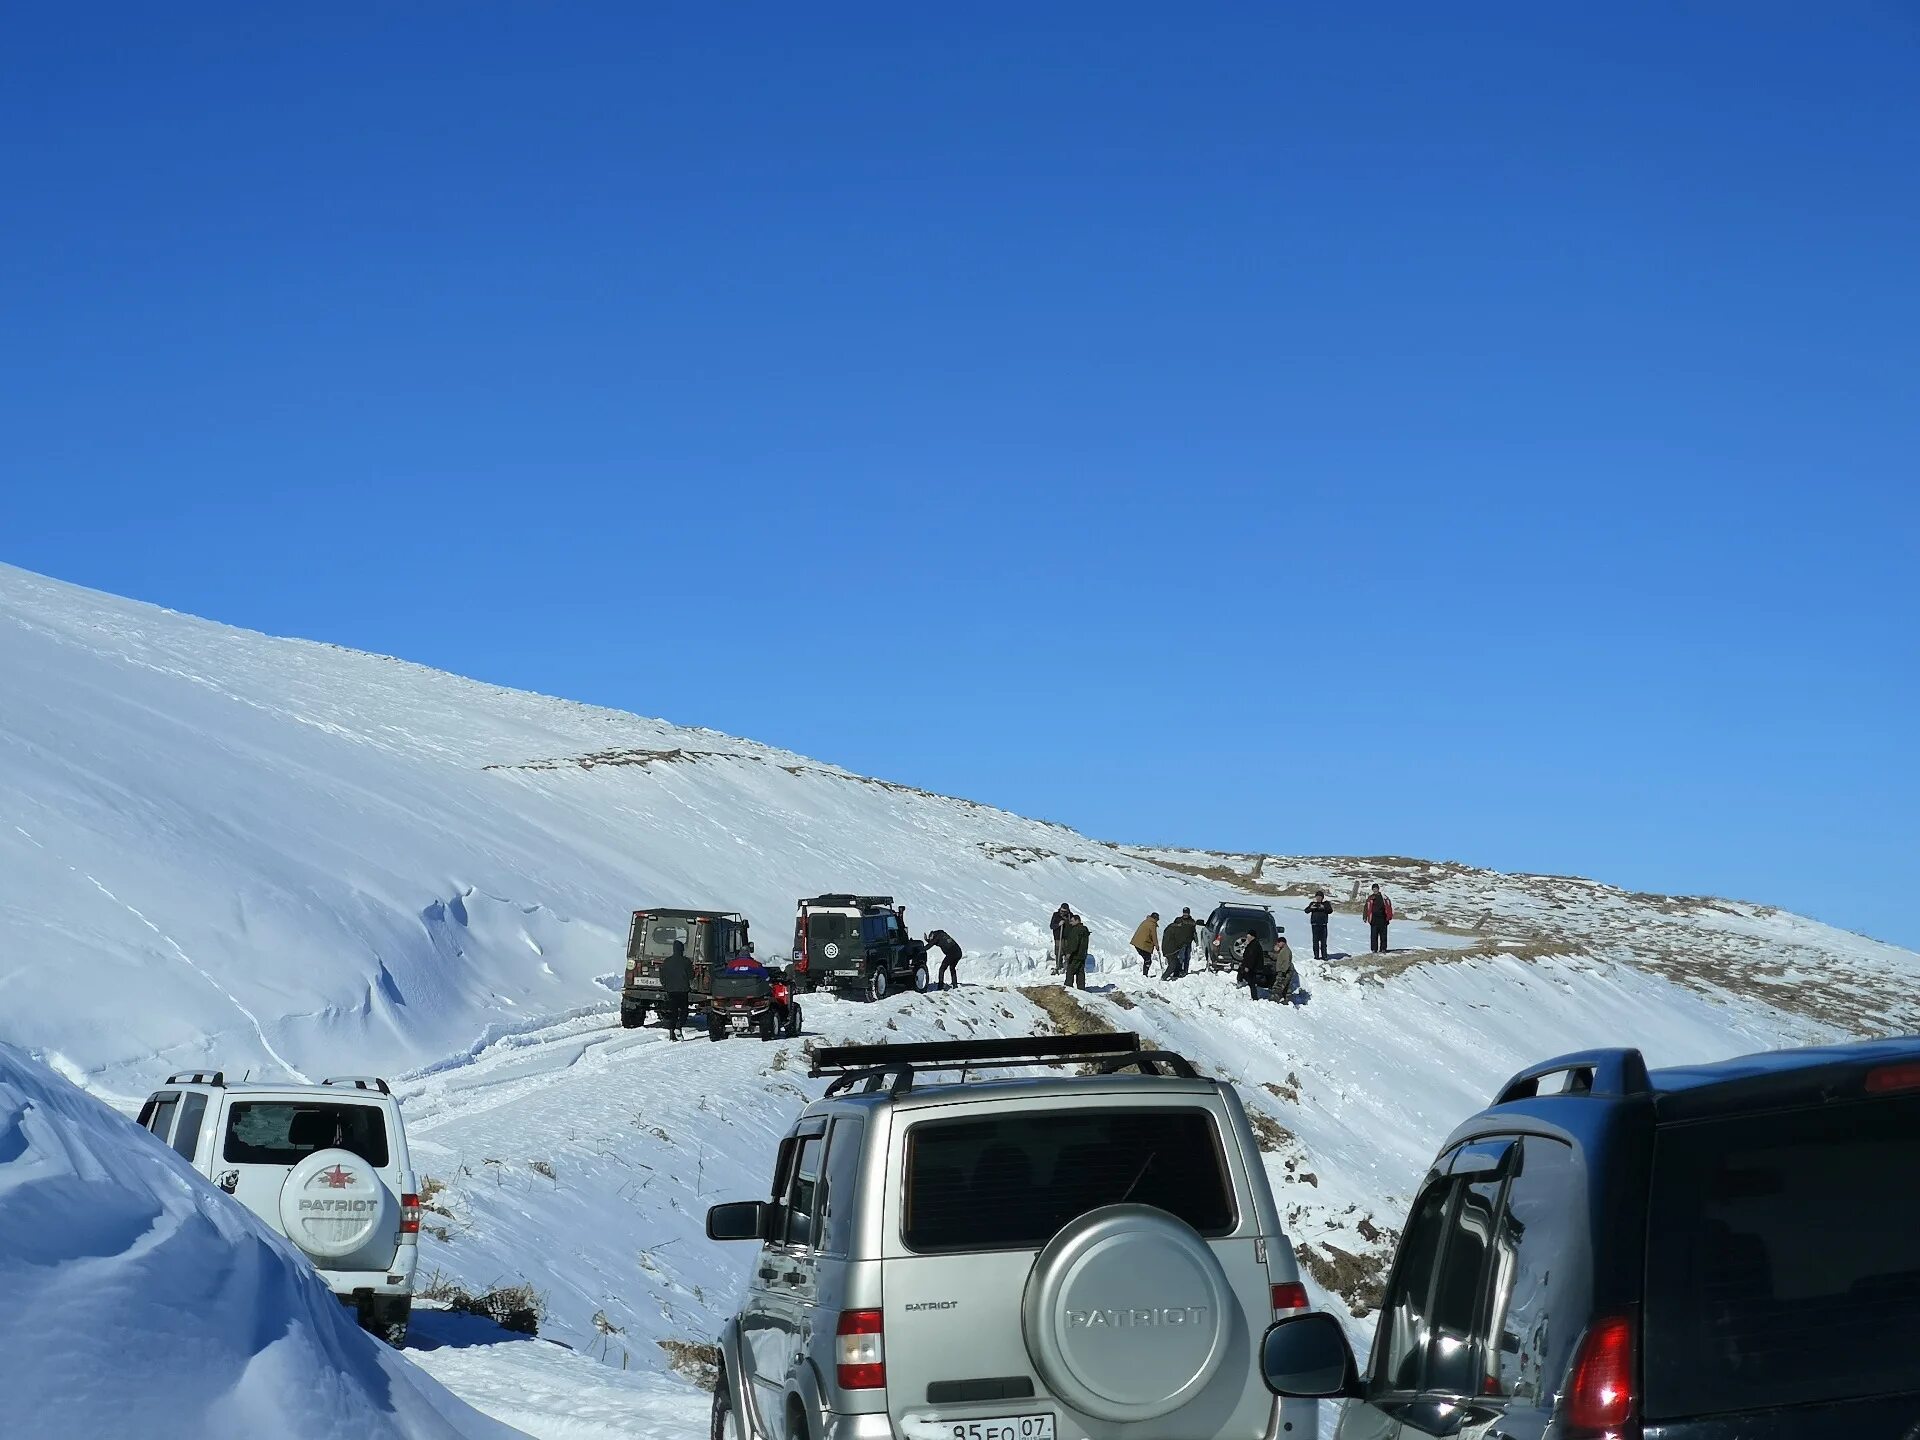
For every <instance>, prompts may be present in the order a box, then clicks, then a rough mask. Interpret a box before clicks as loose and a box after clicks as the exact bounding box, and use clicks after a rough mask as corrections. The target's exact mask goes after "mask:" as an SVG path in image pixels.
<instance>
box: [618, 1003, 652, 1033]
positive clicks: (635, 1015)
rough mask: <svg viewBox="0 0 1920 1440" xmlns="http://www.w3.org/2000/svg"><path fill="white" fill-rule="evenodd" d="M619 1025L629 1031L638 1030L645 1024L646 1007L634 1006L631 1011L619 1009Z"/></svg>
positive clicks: (622, 1007)
mask: <svg viewBox="0 0 1920 1440" xmlns="http://www.w3.org/2000/svg"><path fill="white" fill-rule="evenodd" d="M620 1023H621V1024H622V1025H623V1026H625V1027H626V1028H627V1029H629V1030H638V1029H639V1028H640V1027H641V1026H642V1025H645V1024H646V1023H647V1007H646V1006H644V1005H636V1006H634V1007H633V1008H632V1009H631V1010H629V1009H627V1008H626V1007H625V1006H624V1005H623V1006H621V1007H620Z"/></svg>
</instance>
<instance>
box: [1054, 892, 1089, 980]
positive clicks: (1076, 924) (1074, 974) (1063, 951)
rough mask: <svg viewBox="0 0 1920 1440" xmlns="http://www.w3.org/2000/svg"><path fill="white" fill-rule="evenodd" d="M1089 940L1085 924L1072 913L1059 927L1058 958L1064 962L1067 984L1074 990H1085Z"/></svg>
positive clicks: (1069, 912)
mask: <svg viewBox="0 0 1920 1440" xmlns="http://www.w3.org/2000/svg"><path fill="white" fill-rule="evenodd" d="M1089 938H1091V937H1090V934H1089V932H1088V930H1087V922H1086V921H1084V920H1082V919H1081V918H1080V917H1079V916H1078V915H1075V914H1074V913H1073V912H1072V911H1068V912H1067V919H1066V923H1065V924H1063V925H1062V926H1061V927H1060V956H1061V958H1062V959H1063V960H1064V961H1066V966H1067V984H1069V985H1071V986H1073V988H1074V989H1076V990H1084V989H1086V988H1087V941H1088V939H1089Z"/></svg>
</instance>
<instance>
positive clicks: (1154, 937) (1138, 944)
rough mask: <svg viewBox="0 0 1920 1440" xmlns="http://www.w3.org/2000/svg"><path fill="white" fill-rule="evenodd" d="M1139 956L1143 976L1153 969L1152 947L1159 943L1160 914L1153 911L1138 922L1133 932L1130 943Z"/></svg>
mask: <svg viewBox="0 0 1920 1440" xmlns="http://www.w3.org/2000/svg"><path fill="white" fill-rule="evenodd" d="M1129 943H1131V944H1132V946H1133V948H1134V949H1135V950H1136V951H1138V952H1139V954H1140V973H1141V974H1142V975H1145V974H1146V973H1147V972H1148V971H1149V970H1151V969H1153V951H1154V947H1155V946H1157V945H1158V944H1159V943H1160V912H1159V911H1158V910H1156V911H1154V912H1153V913H1152V914H1151V915H1149V916H1147V918H1146V919H1144V920H1142V921H1141V922H1140V928H1139V929H1137V930H1135V931H1134V932H1133V939H1132V941H1131V942H1129Z"/></svg>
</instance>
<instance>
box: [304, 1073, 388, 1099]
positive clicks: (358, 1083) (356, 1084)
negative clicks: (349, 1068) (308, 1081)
mask: <svg viewBox="0 0 1920 1440" xmlns="http://www.w3.org/2000/svg"><path fill="white" fill-rule="evenodd" d="M320 1083H321V1084H322V1085H339V1086H342V1087H350V1088H352V1089H355V1090H378V1091H379V1092H380V1093H381V1094H382V1095H391V1094H392V1093H393V1091H392V1090H390V1089H388V1088H387V1082H386V1081H384V1080H382V1079H381V1078H380V1077H379V1076H378V1075H329V1076H328V1077H327V1078H326V1079H324V1080H322V1081H321V1082H320Z"/></svg>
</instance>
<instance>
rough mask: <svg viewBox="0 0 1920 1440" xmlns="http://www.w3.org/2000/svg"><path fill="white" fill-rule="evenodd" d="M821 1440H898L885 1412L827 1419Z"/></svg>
mask: <svg viewBox="0 0 1920 1440" xmlns="http://www.w3.org/2000/svg"><path fill="white" fill-rule="evenodd" d="M820 1440H897V1437H896V1436H895V1435H894V1433H893V1421H891V1420H890V1419H888V1418H887V1416H886V1413H885V1412H884V1411H883V1412H881V1413H880V1414H877V1415H835V1414H833V1413H831V1412H829V1413H828V1415H827V1417H826V1426H825V1428H824V1429H823V1430H822V1431H821V1432H820Z"/></svg>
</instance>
